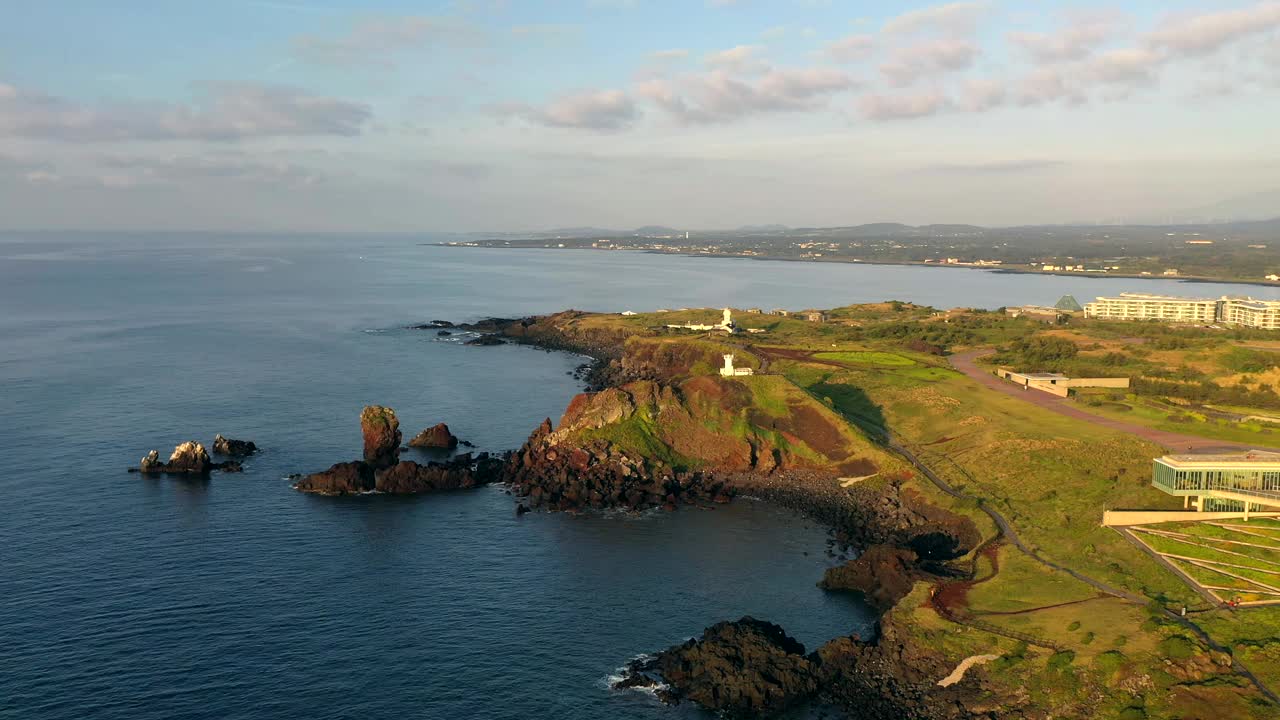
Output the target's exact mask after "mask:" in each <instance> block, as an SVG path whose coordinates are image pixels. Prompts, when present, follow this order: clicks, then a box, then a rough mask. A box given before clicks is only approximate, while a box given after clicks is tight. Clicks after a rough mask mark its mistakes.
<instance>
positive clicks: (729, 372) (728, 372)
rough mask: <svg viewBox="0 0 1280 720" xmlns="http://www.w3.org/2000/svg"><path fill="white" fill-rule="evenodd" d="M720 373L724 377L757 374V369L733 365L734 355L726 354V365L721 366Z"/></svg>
mask: <svg viewBox="0 0 1280 720" xmlns="http://www.w3.org/2000/svg"><path fill="white" fill-rule="evenodd" d="M720 374H721V375H723V376H724V377H742V376H744V375H755V374H756V372H755V370H752V369H751V368H736V367H734V366H733V355H732V354H729V355H725V356H724V367H722V368H720Z"/></svg>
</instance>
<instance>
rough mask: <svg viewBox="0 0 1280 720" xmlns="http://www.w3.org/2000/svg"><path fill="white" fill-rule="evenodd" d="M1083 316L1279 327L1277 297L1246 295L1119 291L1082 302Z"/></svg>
mask: <svg viewBox="0 0 1280 720" xmlns="http://www.w3.org/2000/svg"><path fill="white" fill-rule="evenodd" d="M1084 314H1085V317H1090V318H1103V319H1107V320H1164V321H1166V322H1191V323H1213V322H1222V323H1226V324H1229V325H1241V326H1243V327H1251V328H1260V329H1264V330H1276V329H1280V300H1255V299H1253V298H1248V297H1222V298H1219V299H1217V300H1213V299H1210V298H1184V297H1173V296H1170V295H1147V294H1144V293H1120V295H1119V296H1116V297H1100V298H1097V299H1096V300H1094V301H1093V302H1091V303H1089V304H1087V305H1085V307H1084Z"/></svg>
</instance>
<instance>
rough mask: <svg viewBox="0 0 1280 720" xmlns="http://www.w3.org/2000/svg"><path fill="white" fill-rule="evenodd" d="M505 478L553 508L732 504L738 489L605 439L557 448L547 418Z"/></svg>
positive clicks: (531, 499)
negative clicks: (614, 445)
mask: <svg viewBox="0 0 1280 720" xmlns="http://www.w3.org/2000/svg"><path fill="white" fill-rule="evenodd" d="M503 475H504V479H505V480H506V482H508V483H510V484H511V486H512V489H513V490H514V491H515V492H516V493H517V494H519V495H522V496H524V497H525V499H526V502H527V503H528V504H529V506H531V507H535V508H538V507H541V508H546V509H549V510H581V509H586V508H596V509H603V508H615V507H621V508H627V509H630V510H642V509H644V508H650V507H663V508H665V509H667V510H674V509H676V507H677V506H678V505H680V504H706V503H723V502H728V501H729V498H730V497H732V495H733V493H734V490H733V487H732V485H731V484H730V483H729V482H728V481H727V480H726V479H724V478H722V477H719V476H717V475H716V474H714V473H704V472H696V471H676V470H674V469H673V468H671V466H669V465H667V464H665V463H663V462H661V461H652V460H649V459H646V458H644V457H642V456H638V455H635V454H632V453H628V452H626V451H622V450H619V449H618V448H616V447H612V446H610V444H609V443H607V442H605V441H600V440H596V441H589V442H586V443H581V444H577V443H575V444H559V443H556V442H555V441H554V438H553V433H552V429H551V421H550V420H546V421H544V422H543V424H542V425H541V426H540V427H539V428H538V429H537V430H535V431H534V433H533V435H531V436H530V437H529V441H528V442H526V443H525V445H524V447H523V448H521V449H520V450H518V451H517V452H516V453H514V454H513V455H512V456H511V458H510V459H509V460H508V461H507V466H506V468H505V470H504V472H503Z"/></svg>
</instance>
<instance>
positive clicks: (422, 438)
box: [409, 423, 458, 450]
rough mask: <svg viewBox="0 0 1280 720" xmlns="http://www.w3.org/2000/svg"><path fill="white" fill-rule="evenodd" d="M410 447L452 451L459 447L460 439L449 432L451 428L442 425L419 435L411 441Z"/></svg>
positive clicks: (434, 426)
mask: <svg viewBox="0 0 1280 720" xmlns="http://www.w3.org/2000/svg"><path fill="white" fill-rule="evenodd" d="M409 447H416V448H433V449H439V450H452V449H454V448H456V447H458V438H457V437H455V436H454V434H453V433H451V432H449V426H448V425H446V424H444V423H440V424H439V425H433V426H431V427H429V428H427V429H426V430H423V431H422V432H420V433H418V435H417V436H416V437H414V438H413V439H412V440H410V441H409Z"/></svg>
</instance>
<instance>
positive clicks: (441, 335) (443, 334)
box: [436, 330, 453, 337]
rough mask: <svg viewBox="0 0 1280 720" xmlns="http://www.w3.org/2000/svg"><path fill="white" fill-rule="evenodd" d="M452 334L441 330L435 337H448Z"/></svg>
mask: <svg viewBox="0 0 1280 720" xmlns="http://www.w3.org/2000/svg"><path fill="white" fill-rule="evenodd" d="M452 334H453V333H451V332H449V331H448V330H441V331H440V332H438V333H436V337H449V336H450V335H452Z"/></svg>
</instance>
